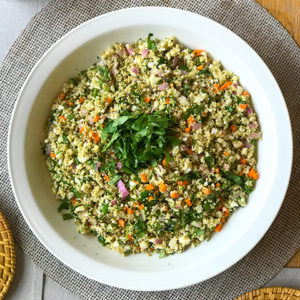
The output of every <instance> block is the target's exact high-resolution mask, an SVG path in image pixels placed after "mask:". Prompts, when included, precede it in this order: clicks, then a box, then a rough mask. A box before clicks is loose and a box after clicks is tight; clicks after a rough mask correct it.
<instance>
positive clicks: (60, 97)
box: [57, 94, 65, 100]
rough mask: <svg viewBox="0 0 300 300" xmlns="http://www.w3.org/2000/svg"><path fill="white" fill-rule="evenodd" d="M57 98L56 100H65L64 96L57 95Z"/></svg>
mask: <svg viewBox="0 0 300 300" xmlns="http://www.w3.org/2000/svg"><path fill="white" fill-rule="evenodd" d="M57 98H58V99H59V100H62V99H64V98H65V94H59V95H58V96H57Z"/></svg>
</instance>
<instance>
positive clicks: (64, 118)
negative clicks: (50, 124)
mask: <svg viewBox="0 0 300 300" xmlns="http://www.w3.org/2000/svg"><path fill="white" fill-rule="evenodd" d="M58 121H59V122H62V121H66V117H65V116H59V119H58Z"/></svg>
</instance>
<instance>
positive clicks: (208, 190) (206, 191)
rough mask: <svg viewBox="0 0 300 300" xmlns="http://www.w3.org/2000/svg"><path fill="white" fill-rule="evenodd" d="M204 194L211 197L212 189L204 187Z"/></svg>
mask: <svg viewBox="0 0 300 300" xmlns="http://www.w3.org/2000/svg"><path fill="white" fill-rule="evenodd" d="M202 193H203V194H205V195H209V194H210V189H208V188H206V187H203V188H202Z"/></svg>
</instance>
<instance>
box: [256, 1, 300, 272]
mask: <svg viewBox="0 0 300 300" xmlns="http://www.w3.org/2000/svg"><path fill="white" fill-rule="evenodd" d="M256 1H257V2H258V3H259V4H260V5H261V6H263V7H264V8H265V9H266V10H268V11H269V12H270V13H271V14H272V15H273V16H274V17H275V18H276V19H277V20H278V21H279V22H280V23H281V24H282V25H283V27H285V28H286V29H287V30H288V32H289V33H290V34H291V35H292V37H293V38H294V40H295V41H296V42H297V43H298V45H300V0H256ZM286 266H287V267H290V268H300V249H299V251H298V252H297V253H296V254H295V255H294V257H293V258H292V259H291V260H290V261H289V262H288V263H287V264H286Z"/></svg>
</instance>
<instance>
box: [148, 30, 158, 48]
mask: <svg viewBox="0 0 300 300" xmlns="http://www.w3.org/2000/svg"><path fill="white" fill-rule="evenodd" d="M152 36H153V33H149V34H148V38H147V45H148V49H149V50H157V47H156V44H155V42H154V41H152V39H151V37H152Z"/></svg>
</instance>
